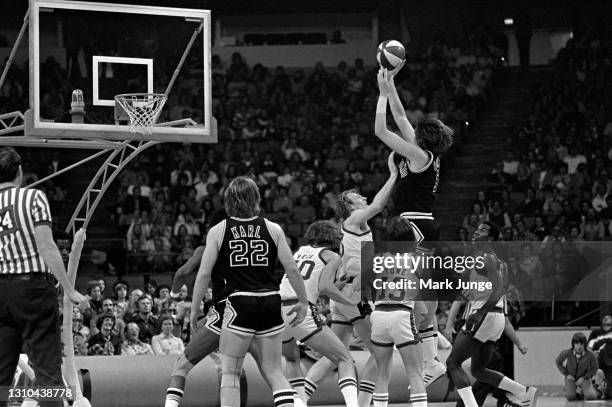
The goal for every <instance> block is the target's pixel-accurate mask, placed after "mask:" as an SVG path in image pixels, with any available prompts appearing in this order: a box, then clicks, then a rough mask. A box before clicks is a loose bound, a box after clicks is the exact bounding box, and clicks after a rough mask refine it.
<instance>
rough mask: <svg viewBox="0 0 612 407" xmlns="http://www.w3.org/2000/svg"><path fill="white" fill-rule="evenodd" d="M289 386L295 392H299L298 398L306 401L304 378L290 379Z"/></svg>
mask: <svg viewBox="0 0 612 407" xmlns="http://www.w3.org/2000/svg"><path fill="white" fill-rule="evenodd" d="M289 384H290V385H291V387H293V389H294V390H295V391H297V394H298V396H300V398H301V399H303V400H306V395H305V394H304V378H303V377H294V378H293V379H289Z"/></svg>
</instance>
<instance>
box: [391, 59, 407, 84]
mask: <svg viewBox="0 0 612 407" xmlns="http://www.w3.org/2000/svg"><path fill="white" fill-rule="evenodd" d="M405 63H406V60H405V59H404V60H403V61H402V62H400V63H399V65H397V66H396V67H395V68H393V69H392V70H390V71H389V73H388V80H389V82H390V83H391V85H393V79H394V78H395V75H397V74H398V72H399V71H401V70H402V68H403V67H404V64H405Z"/></svg>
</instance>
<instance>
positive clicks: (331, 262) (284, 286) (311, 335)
mask: <svg viewBox="0 0 612 407" xmlns="http://www.w3.org/2000/svg"><path fill="white" fill-rule="evenodd" d="M304 237H305V239H306V241H307V242H308V245H307V246H302V247H300V248H299V249H298V251H297V252H296V253H295V254H294V255H293V258H294V259H295V262H296V263H297V266H298V269H299V270H300V273H301V274H302V278H303V279H304V285H305V286H306V296H307V298H308V303H309V310H308V313H307V314H306V318H305V319H304V321H302V322H301V323H300V324H298V325H296V326H290V325H289V324H288V323H289V321H290V320H291V318H290V317H289V316H288V315H287V314H289V313H290V312H291V309H292V307H293V306H294V305H295V303H296V301H297V296H296V294H295V291H294V290H293V288H292V287H291V283H290V282H289V279H288V278H287V276H285V277H283V280H282V281H281V285H280V295H281V304H282V312H283V317H284V318H286V320H287V321H286V322H287V325H286V328H285V331H284V337H283V355H284V356H285V358H286V359H287V372H286V375H287V378H288V379H289V383H291V385H292V386H293V388H294V389H295V390H296V391H297V392H298V394H299V395H300V397H302V399H304V401H306V395H305V389H304V372H303V371H302V367H301V365H300V351H299V348H298V347H297V344H296V340H299V341H300V342H302V343H305V344H306V345H308V346H309V347H311V348H312V349H314V350H315V351H316V352H319V353H320V354H321V355H323V356H325V357H326V358H328V359H329V360H331V361H332V362H333V363H334V364H336V365H337V366H338V377H339V379H338V385H339V387H340V391H341V392H342V396H343V397H344V401H345V404H346V406H347V407H358V404H357V378H356V372H355V367H354V366H353V359H352V358H351V356H350V354H349V352H348V350H347V349H346V347H345V346H344V344H343V343H342V342H341V341H340V339H339V338H338V337H337V336H336V335H334V333H333V332H332V331H331V329H329V327H328V326H326V325H325V324H324V323H323V321H322V320H321V317H320V316H319V314H318V312H317V310H316V308H315V307H316V306H315V304H316V302H317V299H318V298H319V295H321V294H323V295H327V296H328V297H329V298H333V299H334V300H335V301H338V302H340V303H344V304H348V305H350V304H351V302H350V299H349V298H348V297H346V296H345V295H343V294H342V293H341V292H340V290H339V289H338V288H337V287H336V286H335V284H334V279H335V276H336V270H337V269H338V268H339V267H340V265H341V258H340V256H339V255H338V254H336V253H334V252H333V251H332V250H331V249H334V248H336V249H337V248H338V245H339V243H340V239H339V237H340V233H339V231H338V227H337V226H336V225H334V224H333V223H331V222H329V221H317V222H314V223H313V224H312V225H310V227H309V228H308V230H307V231H306V235H305V236H304Z"/></svg>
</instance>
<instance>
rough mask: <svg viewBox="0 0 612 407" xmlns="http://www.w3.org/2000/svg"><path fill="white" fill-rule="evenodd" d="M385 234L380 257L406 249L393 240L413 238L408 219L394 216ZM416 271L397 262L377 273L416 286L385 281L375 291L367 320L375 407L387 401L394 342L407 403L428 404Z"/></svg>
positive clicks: (415, 405) (382, 405)
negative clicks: (417, 312)
mask: <svg viewBox="0 0 612 407" xmlns="http://www.w3.org/2000/svg"><path fill="white" fill-rule="evenodd" d="M387 237H388V240H389V244H388V247H387V250H386V251H385V252H384V253H383V255H382V256H383V258H385V257H395V256H396V255H397V254H406V253H409V252H407V248H406V247H398V245H397V244H394V243H393V242H397V241H402V242H403V241H411V240H412V241H414V230H413V228H412V226H411V225H410V222H409V221H408V220H407V219H404V218H401V217H396V218H394V219H393V220H391V222H390V224H389V227H388V233H387ZM412 254H414V253H412ZM418 271H419V270H413V269H410V268H401V267H398V266H397V265H396V266H395V267H393V268H392V269H387V270H386V271H383V273H384V274H381V275H380V277H382V279H384V280H385V281H386V282H389V283H394V284H395V283H397V282H403V281H411V282H412V284H413V286H414V287H415V288H414V289H396V288H395V287H394V286H393V289H391V288H389V286H388V285H387V286H379V287H378V289H377V290H376V292H375V293H374V311H373V312H372V315H371V316H370V320H371V321H372V337H371V340H372V344H373V345H374V346H373V349H374V352H373V353H374V358H375V359H376V367H377V375H376V386H375V388H374V400H375V402H376V404H375V405H376V407H386V406H387V403H388V401H389V381H390V379H391V375H390V374H391V361H392V360H393V348H394V346H395V347H396V348H397V350H398V351H399V354H400V356H401V358H402V361H403V363H404V368H405V369H406V377H407V378H408V386H409V389H410V400H409V403H410V405H411V406H412V407H427V392H426V391H425V384H424V383H423V349H422V344H421V340H420V338H419V334H418V332H417V328H416V324H415V317H414V304H415V302H416V299H417V296H418V292H419V290H418V286H419V278H418ZM382 279H381V280H382Z"/></svg>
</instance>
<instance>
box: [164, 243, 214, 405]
mask: <svg viewBox="0 0 612 407" xmlns="http://www.w3.org/2000/svg"><path fill="white" fill-rule="evenodd" d="M203 254H204V246H200V247H198V248H196V249H195V251H194V253H193V256H191V258H190V259H189V260H187V262H186V263H185V264H183V265H182V266H181V267H179V269H178V270H177V271H176V273H175V274H174V278H173V279H172V288H171V291H170V297H171V298H173V299H176V298H178V297H179V291H180V289H181V287H182V286H183V284H185V283H186V282H187V279H188V277H189V276H190V275H191V274H193V273H194V272H195V271H197V269H198V267H199V266H200V263H201V261H202V255H203ZM211 283H212V296H213V298H212V300H213V306H212V308H211V309H210V311H209V314H208V316H207V317H206V318H205V319H204V320H196V322H195V323H193V325H191V331H192V337H191V340H190V341H189V343H188V344H187V346H186V347H185V352H184V353H183V354H182V355H181V356H179V358H178V359H177V361H176V362H175V364H174V370H173V371H172V374H171V376H170V383H169V385H168V389H167V390H166V402H165V405H164V407H178V406H179V405H180V403H181V400H182V398H183V394H184V392H185V377H186V376H187V374H189V372H190V371H191V369H192V368H193V367H194V366H195V365H197V364H198V363H199V362H200V361H201V360H203V359H204V358H205V357H206V356H208V355H210V354H211V353H212V352H214V351H215V350H217V349H218V348H219V335H220V334H221V323H222V322H223V313H224V311H225V281H224V278H223V274H221V273H213V275H212V276H211ZM196 318H197V315H196Z"/></svg>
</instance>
